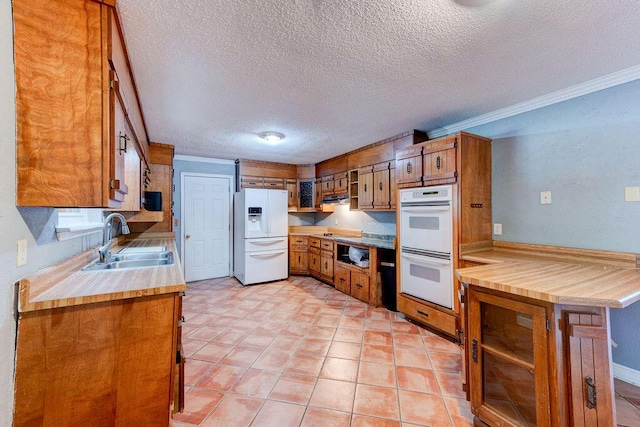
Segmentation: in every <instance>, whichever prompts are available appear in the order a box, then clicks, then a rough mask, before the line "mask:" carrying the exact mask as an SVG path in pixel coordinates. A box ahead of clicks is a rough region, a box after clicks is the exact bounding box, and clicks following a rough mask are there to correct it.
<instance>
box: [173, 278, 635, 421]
mask: <svg viewBox="0 0 640 427" xmlns="http://www.w3.org/2000/svg"><path fill="white" fill-rule="evenodd" d="M187 288H188V290H187V295H186V297H185V298H184V315H185V319H186V323H185V325H184V327H183V344H184V349H185V352H186V356H187V364H186V367H185V373H186V374H185V376H186V379H185V382H186V398H185V400H186V407H185V412H184V413H182V414H176V415H175V417H174V420H175V422H174V425H176V426H191V425H197V426H233V427H242V426H277V427H286V426H322V427H331V426H336V427H338V426H353V427H364V426H371V427H373V426H385V427H387V426H388V427H391V426H402V427H410V426H469V425H472V415H471V412H470V410H469V403H468V402H466V401H465V399H464V394H463V392H462V390H461V388H460V380H459V375H460V369H461V354H460V352H459V350H458V347H457V346H456V345H455V344H453V343H451V342H449V341H447V340H445V339H443V338H441V337H439V336H437V335H435V334H432V333H431V332H429V331H427V330H425V329H423V328H418V327H417V326H415V325H413V324H411V323H409V322H407V321H406V320H404V319H402V318H400V317H397V316H396V314H395V313H393V312H390V311H388V310H386V309H383V308H376V309H374V308H372V307H368V306H367V305H366V304H364V303H362V302H360V301H358V300H356V299H353V298H350V297H348V296H346V295H344V294H342V293H340V292H338V291H336V290H335V289H333V288H332V287H330V286H328V285H326V284H323V283H322V282H319V281H317V280H315V279H313V278H310V277H293V276H292V277H291V278H290V279H289V280H287V281H282V282H275V283H269V284H264V285H257V286H249V287H242V286H241V285H240V284H239V282H238V281H236V280H235V279H233V278H223V279H215V280H206V281H201V282H194V283H189V284H188V285H187ZM622 384H623V385H624V384H625V383H622ZM619 390H624V391H625V392H626V394H627V395H629V397H625V396H626V395H624V396H623V395H618V396H617V399H618V400H620V401H621V403H618V406H619V407H620V406H621V405H622V406H623V411H624V414H621V413H620V408H619V409H618V422H619V425H628V426H640V421H639V420H640V417H639V416H638V414H640V409H638V403H639V401H638V399H640V393H639V392H638V389H637V388H633V387H632V386H629V387H626V388H625V387H619V384H618V382H616V391H619ZM634 393H635V394H634ZM627 405H628V406H627ZM634 405H635V406H634ZM621 415H623V417H622V418H621ZM636 421H637V422H636ZM634 422H635V423H634ZM625 423H627V424H625Z"/></svg>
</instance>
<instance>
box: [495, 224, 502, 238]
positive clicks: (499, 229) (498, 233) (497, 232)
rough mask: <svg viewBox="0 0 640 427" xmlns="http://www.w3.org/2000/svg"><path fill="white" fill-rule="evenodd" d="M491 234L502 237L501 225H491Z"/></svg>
mask: <svg viewBox="0 0 640 427" xmlns="http://www.w3.org/2000/svg"><path fill="white" fill-rule="evenodd" d="M493 234H495V235H496V236H500V235H502V224H498V223H495V224H493Z"/></svg>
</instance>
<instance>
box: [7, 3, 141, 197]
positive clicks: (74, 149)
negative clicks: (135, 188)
mask: <svg viewBox="0 0 640 427" xmlns="http://www.w3.org/2000/svg"><path fill="white" fill-rule="evenodd" d="M13 18H14V49H15V74H16V114H17V147H16V157H17V195H16V196H17V197H16V203H17V205H18V206H50V207H109V208H120V207H121V206H122V202H123V200H124V196H125V195H126V193H127V192H128V186H129V185H131V184H130V183H127V182H125V180H126V175H125V172H124V167H125V166H124V165H125V150H124V148H125V147H124V145H125V144H127V150H129V149H133V146H134V144H138V150H139V153H140V156H141V157H142V159H143V160H145V161H146V160H147V152H148V147H147V144H148V140H147V136H146V135H147V133H146V129H145V127H144V122H143V120H142V112H141V111H140V109H139V104H138V98H137V93H136V90H135V84H134V82H133V77H132V73H131V70H130V69H129V67H128V62H127V60H126V51H125V47H124V44H123V42H122V39H121V35H120V31H119V24H118V22H117V18H116V12H115V9H114V8H113V7H112V6H108V5H105V4H103V3H98V2H94V1H90V0H85V1H75V2H68V1H62V0H52V1H47V2H41V1H38V0H15V1H14V2H13ZM36 22H37V23H38V25H35V24H34V23H36ZM119 109H120V110H119ZM125 125H126V126H128V127H129V130H128V131H126V130H125Z"/></svg>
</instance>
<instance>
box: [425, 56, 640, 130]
mask: <svg viewBox="0 0 640 427" xmlns="http://www.w3.org/2000/svg"><path fill="white" fill-rule="evenodd" d="M637 79H640V65H636V66H634V67H631V68H626V69H624V70H621V71H617V72H615V73H611V74H608V75H606V76H603V77H598V78H596V79H593V80H589V81H586V82H584V83H580V84H577V85H575V86H570V87H568V88H566V89H562V90H559V91H557V92H552V93H550V94H547V95H543V96H539V97H537V98H533V99H530V100H528V101H524V102H521V103H519V104H515V105H512V106H510V107H506V108H501V109H499V110H496V111H492V112H491V113H487V114H483V115H481V116H477V117H473V118H471V119H467V120H463V121H461V122H457V123H453V124H451V125H448V126H443V127H441V128H437V129H433V130H432V131H429V132H427V134H428V135H429V138H439V137H441V136H445V135H450V134H453V133H456V132H460V131H463V130H466V129H469V128H472V127H475V126H480V125H483V124H486V123H490V122H493V121H496V120H500V119H505V118H507V117H511V116H515V115H517V114H521V113H526V112H527V111H532V110H535V109H538V108H542V107H546V106H548V105H552V104H557V103H559V102H562V101H567V100H569V99H572V98H577V97H579V96H583V95H588V94H590V93H593V92H597V91H599V90H603V89H608V88H610V87H613V86H618V85H621V84H624V83H628V82H630V81H633V80H637Z"/></svg>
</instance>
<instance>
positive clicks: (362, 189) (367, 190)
mask: <svg viewBox="0 0 640 427" xmlns="http://www.w3.org/2000/svg"><path fill="white" fill-rule="evenodd" d="M373 192H374V190H373V166H367V167H364V168H360V169H358V209H360V210H366V209H373Z"/></svg>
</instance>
